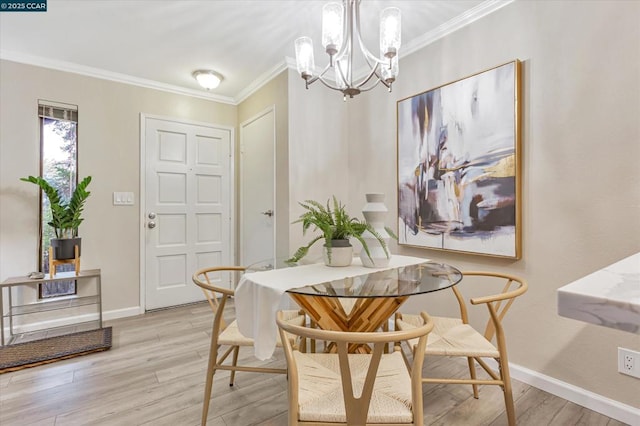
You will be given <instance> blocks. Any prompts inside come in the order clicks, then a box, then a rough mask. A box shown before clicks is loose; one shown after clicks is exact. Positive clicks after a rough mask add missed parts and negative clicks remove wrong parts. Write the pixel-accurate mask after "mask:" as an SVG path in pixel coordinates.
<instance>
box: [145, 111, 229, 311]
mask: <svg viewBox="0 0 640 426" xmlns="http://www.w3.org/2000/svg"><path fill="white" fill-rule="evenodd" d="M144 125H145V167H146V171H145V200H144V205H143V212H144V215H145V226H146V227H145V247H144V251H145V283H144V285H145V308H146V309H156V308H163V307H168V306H174V305H180V304H184V303H191V302H196V301H199V300H203V299H204V296H203V294H202V291H201V290H200V289H199V288H198V287H197V286H196V285H195V284H193V282H192V281H191V275H192V274H193V273H194V272H195V271H196V270H197V269H199V268H203V267H207V266H220V265H229V264H232V261H231V259H232V255H231V246H232V245H231V226H230V225H231V189H230V188H231V182H232V180H231V179H232V176H231V132H230V131H229V130H226V129H219V128H215V127H207V126H200V125H194V124H188V123H181V122H177V121H171V120H164V119H156V118H149V117H147V118H145V124H144ZM222 285H225V286H229V285H230V277H223V283H222Z"/></svg>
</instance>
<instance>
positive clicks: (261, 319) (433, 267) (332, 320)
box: [235, 255, 462, 359]
mask: <svg viewBox="0 0 640 426" xmlns="http://www.w3.org/2000/svg"><path fill="white" fill-rule="evenodd" d="M291 266H293V267H291ZM461 280H462V273H461V272H460V271H459V270H458V269H456V268H455V267H453V266H451V265H447V264H443V263H436V262H431V261H428V260H427V259H421V258H416V257H410V256H401V255H393V256H392V258H391V260H390V263H389V266H388V267H386V268H377V269H372V268H366V267H364V266H362V264H361V262H360V259H359V258H355V259H354V261H353V264H352V265H350V266H346V267H329V266H325V265H324V264H322V263H313V264H306V265H290V264H287V263H285V262H282V261H278V262H273V261H266V262H258V263H255V264H252V265H249V266H248V267H247V268H246V270H245V274H244V276H243V277H242V278H241V280H240V283H239V284H238V287H237V288H236V296H235V298H236V312H237V313H238V325H239V327H240V331H241V332H242V333H243V334H245V335H247V336H249V337H253V338H254V340H255V350H256V356H257V357H258V358H259V359H266V358H268V357H269V356H270V355H271V353H272V352H273V348H274V347H275V337H276V334H277V329H276V328H275V327H273V326H272V324H271V322H273V318H274V317H275V312H276V310H277V309H278V306H279V304H280V303H281V301H282V300H281V299H280V297H281V295H284V294H286V295H288V296H289V299H291V300H293V301H294V302H296V304H297V305H298V306H299V307H300V308H301V309H302V310H304V311H305V313H306V314H307V315H308V316H309V317H310V318H311V319H312V320H313V322H315V324H317V325H318V326H319V327H320V328H323V329H325V330H339V331H358V332H373V331H376V330H378V329H379V328H380V327H385V326H386V324H387V321H388V320H389V318H390V317H391V316H392V315H393V314H394V312H396V311H397V310H398V308H399V307H400V306H401V305H402V304H403V303H404V302H405V301H406V300H407V299H408V298H409V297H411V296H415V295H419V294H425V293H431V292H435V291H439V290H443V289H447V288H450V287H452V286H454V285H456V284H457V283H459V282H460V281H461ZM280 309H281V308H280ZM361 349H363V348H359V350H361Z"/></svg>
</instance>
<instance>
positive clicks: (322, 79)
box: [316, 76, 342, 92]
mask: <svg viewBox="0 0 640 426" xmlns="http://www.w3.org/2000/svg"><path fill="white" fill-rule="evenodd" d="M316 80H318V81H320V83H322V84H324V85H325V86H326V87H328V88H329V89H333V90H337V91H338V92H342V89H341V88H339V87H337V86H332V85H331V84H330V83H328V82H327V81H326V80H325V79H324V78H322V77H320V76H318V77H316Z"/></svg>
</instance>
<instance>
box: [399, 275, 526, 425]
mask: <svg viewBox="0 0 640 426" xmlns="http://www.w3.org/2000/svg"><path fill="white" fill-rule="evenodd" d="M463 277H464V280H463V281H462V285H464V286H465V287H467V286H471V285H473V286H474V287H477V286H478V285H483V284H486V282H487V280H489V281H493V282H494V284H496V283H495V281H496V280H499V281H501V282H502V283H504V284H503V287H502V291H501V292H499V293H498V294H494V295H491V296H484V297H474V298H471V299H470V300H469V302H470V303H471V305H485V306H486V307H487V309H488V311H489V319H488V320H487V324H486V327H485V329H484V333H480V332H479V331H477V330H475V329H474V328H473V327H472V326H471V325H469V317H468V313H467V306H466V304H465V301H464V298H463V296H462V293H461V292H460V290H459V289H458V286H454V287H451V288H452V289H453V293H454V294H455V297H456V299H457V300H458V304H459V305H460V318H448V317H437V316H433V317H431V318H432V319H433V324H434V326H433V332H432V333H431V334H429V338H428V340H427V346H426V348H425V350H424V351H422V350H421V349H420V348H419V346H418V342H417V341H415V340H414V341H409V346H410V348H411V350H412V353H413V356H414V358H422V357H424V355H436V356H438V355H439V356H450V357H466V358H467V362H468V365H469V373H470V376H471V378H470V379H453V378H431V377H423V379H422V382H423V383H445V384H471V385H472V387H473V396H474V398H476V399H477V398H478V385H498V386H500V387H501V388H502V391H503V392H504V401H505V405H506V411H507V419H508V421H509V425H515V424H516V417H515V409H514V405H513V395H512V390H511V377H510V376H509V362H508V359H507V345H506V342H505V335H504V329H503V326H502V321H503V319H504V316H505V315H506V313H507V311H508V310H509V308H510V307H511V305H512V304H513V302H514V300H515V298H516V297H518V296H520V295H522V294H523V293H524V292H526V291H527V283H526V282H525V280H523V279H521V278H518V277H515V276H512V275H507V274H501V273H496V272H475V271H474V272H463ZM470 277H478V278H477V279H475V278H474V279H473V280H472V281H471V282H465V281H466V280H468V279H469V278H470ZM422 322H423V321H422V319H421V317H420V316H418V315H407V314H401V313H397V314H396V321H395V328H396V329H397V330H411V329H414V328H415V327H419V326H421V324H422ZM494 338H495V345H494V343H492V341H493V340H494ZM423 352H424V355H422V353H423ZM483 358H493V359H495V361H496V362H497V363H498V372H495V371H493V370H492V369H491V367H490V366H489V365H488V364H487V362H486V361H485V360H484V359H483ZM475 362H477V363H478V364H479V365H480V366H481V367H482V368H483V369H484V370H485V371H486V372H487V374H488V375H489V376H490V377H491V378H490V379H478V378H477V377H476V367H475Z"/></svg>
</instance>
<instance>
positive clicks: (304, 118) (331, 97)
mask: <svg viewBox="0 0 640 426" xmlns="http://www.w3.org/2000/svg"><path fill="white" fill-rule="evenodd" d="M289 74H290V80H289V81H290V83H289V105H290V110H289V182H290V184H289V205H290V212H291V213H290V214H291V219H292V220H295V219H297V218H298V217H299V215H300V214H301V213H302V212H303V211H304V210H303V209H302V207H300V205H299V204H298V203H299V202H302V201H305V200H309V199H311V200H316V201H319V202H321V203H325V202H326V201H327V200H328V199H329V198H330V197H331V196H332V195H335V196H336V198H338V199H339V200H341V201H342V202H347V198H348V185H347V182H348V181H349V179H350V178H352V176H351V171H350V169H349V148H348V144H349V141H348V139H347V137H346V131H347V128H346V126H347V123H348V116H347V113H348V110H349V109H348V103H346V102H343V101H342V96H341V95H340V93H338V92H334V91H332V90H327V89H326V88H325V87H324V86H322V83H320V82H319V81H318V82H316V83H315V84H313V85H312V86H311V87H309V89H308V90H307V89H305V84H304V81H303V80H302V79H301V78H300V76H299V74H298V73H297V72H296V71H290V73H289ZM352 207H353V206H350V205H348V206H347V210H348V211H349V212H351V213H358V211H359V210H358V208H352ZM290 232H291V234H290V237H289V241H290V247H291V254H292V253H293V252H294V251H295V250H296V249H297V248H298V247H300V246H302V245H306V244H308V242H309V241H310V240H311V239H312V236H314V235H318V234H314V233H311V232H309V233H308V234H307V236H303V235H302V225H301V224H299V223H297V224H295V225H292V226H291V230H290ZM321 247H322V243H321V242H318V243H316V244H314V246H313V247H312V249H311V251H310V253H309V255H308V256H309V258H310V259H312V258H315V257H317V256H320V254H321Z"/></svg>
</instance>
